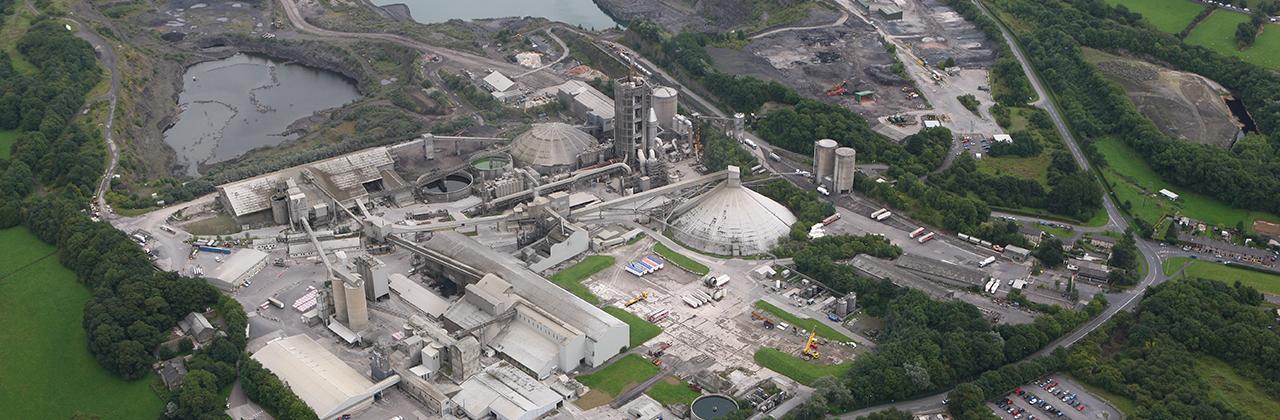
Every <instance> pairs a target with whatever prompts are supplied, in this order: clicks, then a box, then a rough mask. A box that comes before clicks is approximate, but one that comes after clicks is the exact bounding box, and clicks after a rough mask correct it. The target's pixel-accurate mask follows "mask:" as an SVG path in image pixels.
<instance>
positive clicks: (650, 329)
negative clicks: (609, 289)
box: [604, 306, 662, 348]
mask: <svg viewBox="0 0 1280 420" xmlns="http://www.w3.org/2000/svg"><path fill="white" fill-rule="evenodd" d="M604 311H605V312H608V313H609V315H613V317H614V318H618V319H619V320H622V322H625V323H627V326H629V327H631V328H630V332H631V339H630V341H631V348H636V346H639V345H641V344H644V343H645V342H647V341H649V340H651V339H653V338H654V337H657V336H658V334H662V327H659V326H657V325H653V323H652V322H649V321H645V320H644V318H641V317H638V316H636V315H635V314H632V313H631V312H627V310H626V309H622V308H619V307H617V306H610V307H607V308H604Z"/></svg>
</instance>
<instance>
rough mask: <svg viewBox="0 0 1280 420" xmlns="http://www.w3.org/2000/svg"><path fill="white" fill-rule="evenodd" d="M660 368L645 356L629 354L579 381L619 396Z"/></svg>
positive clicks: (597, 389)
mask: <svg viewBox="0 0 1280 420" xmlns="http://www.w3.org/2000/svg"><path fill="white" fill-rule="evenodd" d="M660 370H661V369H659V368H658V367H657V366H654V365H653V363H650V362H649V361H648V360H645V359H644V358H643V357H640V356H637V355H634V354H628V355H626V356H623V357H622V358H621V359H618V360H617V361H615V362H613V364H611V365H609V366H606V367H605V368H604V369H600V370H598V371H596V372H595V373H592V374H589V375H582V376H579V377H578V382H582V384H583V385H586V386H589V387H591V389H593V390H596V391H600V392H603V393H605V394H609V396H612V397H617V396H618V394H621V393H622V392H623V391H626V390H628V389H631V387H633V386H636V385H639V384H640V383H641V382H644V381H645V380H646V379H649V378H652V377H653V375H657V374H658V372H659V371H660Z"/></svg>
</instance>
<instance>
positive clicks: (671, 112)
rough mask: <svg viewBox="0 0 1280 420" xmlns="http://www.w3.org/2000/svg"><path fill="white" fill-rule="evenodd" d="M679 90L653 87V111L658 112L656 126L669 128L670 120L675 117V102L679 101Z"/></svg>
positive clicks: (670, 127) (670, 125) (664, 128)
mask: <svg viewBox="0 0 1280 420" xmlns="http://www.w3.org/2000/svg"><path fill="white" fill-rule="evenodd" d="M679 97H680V92H679V91H677V90H675V88H671V87H667V86H658V87H657V88H655V89H653V111H654V112H656V113H657V114H658V126H659V127H662V129H663V130H668V131H669V130H671V129H672V127H673V125H672V121H673V120H675V117H676V104H677V103H679Z"/></svg>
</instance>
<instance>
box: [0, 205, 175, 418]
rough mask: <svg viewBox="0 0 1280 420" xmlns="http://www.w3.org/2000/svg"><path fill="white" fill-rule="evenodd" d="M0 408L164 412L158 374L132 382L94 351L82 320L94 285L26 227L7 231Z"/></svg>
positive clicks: (0, 298)
mask: <svg viewBox="0 0 1280 420" xmlns="http://www.w3.org/2000/svg"><path fill="white" fill-rule="evenodd" d="M0 249H4V250H5V252H3V253H0V319H3V320H4V322H2V323H0V342H2V343H5V344H4V351H3V354H4V355H3V356H2V357H0V407H4V411H5V414H6V415H7V416H8V417H12V418H24V419H35V418H70V417H72V416H73V415H76V414H83V415H86V416H87V417H86V418H88V417H93V418H112V419H125V418H128V419H142V418H156V417H159V416H160V413H161V411H162V408H163V405H164V403H163V401H161V400H160V398H159V397H158V396H157V395H156V394H155V393H154V392H152V391H151V388H150V384H151V383H152V382H154V381H155V376H154V375H148V376H147V377H146V378H144V379H141V380H138V381H133V382H126V381H124V380H122V379H119V378H116V377H114V376H112V375H111V374H110V373H107V371H106V370H104V369H103V368H102V367H101V366H98V362H97V361H95V360H94V359H93V356H92V355H90V354H89V350H88V348H87V344H86V342H85V340H86V338H85V332H84V327H83V326H82V321H83V311H84V305H85V302H87V301H88V300H89V295H90V293H89V290H87V289H85V288H84V287H83V286H81V285H80V284H79V283H77V282H76V278H75V274H74V273H72V272H71V271H70V270H67V269H66V268H64V267H62V265H61V264H59V262H58V257H57V256H56V255H54V254H53V252H54V249H53V247H51V246H49V245H47V244H45V243H43V242H40V240H39V239H36V237H35V236H33V235H32V234H31V233H30V232H29V231H27V230H26V229H23V228H14V229H6V230H0Z"/></svg>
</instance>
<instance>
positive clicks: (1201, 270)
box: [1165, 257, 1280, 294]
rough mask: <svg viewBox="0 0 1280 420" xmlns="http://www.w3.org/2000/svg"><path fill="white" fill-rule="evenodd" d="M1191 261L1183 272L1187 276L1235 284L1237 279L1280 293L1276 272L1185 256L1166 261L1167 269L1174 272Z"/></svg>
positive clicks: (1278, 278)
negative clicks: (1269, 272)
mask: <svg viewBox="0 0 1280 420" xmlns="http://www.w3.org/2000/svg"><path fill="white" fill-rule="evenodd" d="M1188 261H1190V262H1191V265H1188V266H1187V268H1186V270H1185V271H1183V273H1184V274H1185V275H1186V276H1187V277H1199V278H1205V279H1211V280H1217V281H1220V282H1223V283H1226V284H1233V283H1235V282H1236V281H1239V282H1240V283H1242V284H1244V285H1246V286H1249V287H1252V288H1254V289H1258V291H1260V292H1264V293H1271V294H1280V276H1278V275H1275V274H1267V273H1263V272H1260V271H1253V270H1249V269H1245V268H1239V267H1232V266H1229V265H1224V264H1218V263H1215V262H1209V261H1202V260H1191V259H1188V258H1185V257H1175V258H1170V259H1169V260H1168V261H1166V262H1165V264H1166V265H1165V267H1166V268H1167V269H1166V270H1165V271H1166V272H1168V273H1170V274H1172V272H1173V271H1176V270H1177V267H1181V266H1182V265H1183V264H1184V263H1186V262H1188Z"/></svg>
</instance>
